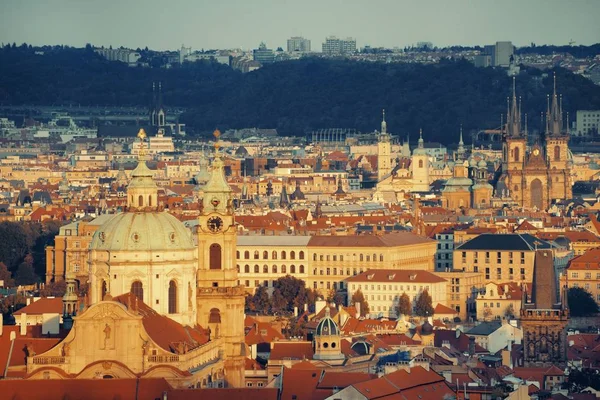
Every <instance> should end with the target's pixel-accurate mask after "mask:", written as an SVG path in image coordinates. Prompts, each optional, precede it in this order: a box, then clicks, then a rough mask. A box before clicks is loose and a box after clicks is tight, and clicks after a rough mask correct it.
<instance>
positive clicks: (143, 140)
mask: <svg viewBox="0 0 600 400" xmlns="http://www.w3.org/2000/svg"><path fill="white" fill-rule="evenodd" d="M137 137H138V139H140V151H139V152H138V160H140V161H143V160H145V159H146V131H144V129H143V128H141V129H140V130H139V132H138V134H137Z"/></svg>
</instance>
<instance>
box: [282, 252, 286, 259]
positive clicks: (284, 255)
mask: <svg viewBox="0 0 600 400" xmlns="http://www.w3.org/2000/svg"><path fill="white" fill-rule="evenodd" d="M285 257H286V254H285V251H282V252H281V259H282V260H285Z"/></svg>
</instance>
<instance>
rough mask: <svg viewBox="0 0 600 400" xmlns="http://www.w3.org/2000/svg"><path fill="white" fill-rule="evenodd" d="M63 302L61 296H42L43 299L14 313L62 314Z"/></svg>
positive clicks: (16, 314) (17, 314)
mask: <svg viewBox="0 0 600 400" xmlns="http://www.w3.org/2000/svg"><path fill="white" fill-rule="evenodd" d="M62 311H63V303H62V298H60V297H42V298H41V299H39V300H37V301H34V302H33V303H31V304H29V305H28V306H26V307H23V308H21V309H20V310H19V311H16V312H15V313H14V314H13V315H14V316H19V315H21V314H23V313H25V314H27V315H39V314H46V313H48V314H50V313H57V314H62Z"/></svg>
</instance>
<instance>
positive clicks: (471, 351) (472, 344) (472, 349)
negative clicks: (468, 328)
mask: <svg viewBox="0 0 600 400" xmlns="http://www.w3.org/2000/svg"><path fill="white" fill-rule="evenodd" d="M469 355H470V356H474V355H475V338H474V337H473V336H469Z"/></svg>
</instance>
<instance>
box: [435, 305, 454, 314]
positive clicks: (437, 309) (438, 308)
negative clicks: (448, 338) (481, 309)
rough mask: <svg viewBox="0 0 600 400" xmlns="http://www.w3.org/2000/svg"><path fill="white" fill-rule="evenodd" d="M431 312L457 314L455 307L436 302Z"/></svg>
mask: <svg viewBox="0 0 600 400" xmlns="http://www.w3.org/2000/svg"><path fill="white" fill-rule="evenodd" d="M433 314H434V315H435V314H452V315H454V314H458V313H457V312H456V310H455V309H453V308H450V307H448V306H445V305H443V304H442V303H438V304H437V305H436V306H435V308H434V310H433Z"/></svg>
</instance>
